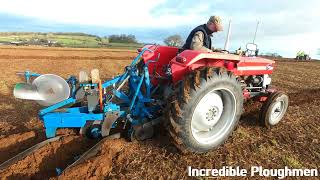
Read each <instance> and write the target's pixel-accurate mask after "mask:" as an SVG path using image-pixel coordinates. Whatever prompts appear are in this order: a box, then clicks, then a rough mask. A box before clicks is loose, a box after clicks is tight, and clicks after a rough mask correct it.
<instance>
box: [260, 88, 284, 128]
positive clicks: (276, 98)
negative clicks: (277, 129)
mask: <svg viewBox="0 0 320 180" xmlns="http://www.w3.org/2000/svg"><path fill="white" fill-rule="evenodd" d="M288 105H289V97H288V95H286V94H285V93H284V92H281V91H278V92H274V93H271V94H270V95H269V97H268V99H267V101H266V102H264V104H263V106H262V108H261V111H260V120H261V123H262V124H263V125H264V126H266V127H267V128H271V127H272V126H275V125H276V124H278V123H279V122H280V120H281V119H282V118H283V117H284V115H285V114H286V112H287V109H288Z"/></svg>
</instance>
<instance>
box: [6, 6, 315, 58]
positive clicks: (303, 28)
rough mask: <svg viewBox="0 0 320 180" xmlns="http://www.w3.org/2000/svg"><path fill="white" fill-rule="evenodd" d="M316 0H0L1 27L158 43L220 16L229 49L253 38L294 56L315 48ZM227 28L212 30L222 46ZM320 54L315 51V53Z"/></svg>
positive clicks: (216, 42)
mask: <svg viewBox="0 0 320 180" xmlns="http://www.w3.org/2000/svg"><path fill="white" fill-rule="evenodd" d="M319 8H320V1H319V0H304V1H302V0H281V1H280V0H268V1H262V0H243V1H240V0H225V1H224V0H211V1H210V0H206V1H203V0H188V1H187V0H183V1H182V0H114V1H111V0H54V1H53V0H52V1H49V0H0V31H41V32H57V31H67V32H86V33H92V34H97V35H100V36H103V35H110V34H121V33H132V34H134V35H136V37H137V38H138V40H139V41H141V42H148V43H161V42H162V40H163V38H165V37H167V36H169V35H172V34H181V35H182V37H183V38H185V37H186V36H187V35H188V33H189V32H190V30H191V29H192V28H193V27H195V26H197V25H199V24H203V23H205V22H206V21H207V20H208V18H209V17H210V16H211V15H219V16H221V18H222V20H223V23H224V24H225V29H227V24H228V21H229V20H230V19H231V20H232V32H231V39H230V40H231V41H230V43H231V47H230V48H231V49H235V48H238V47H240V46H242V47H243V48H244V46H245V44H246V43H247V42H250V41H252V39H253V34H254V31H255V26H256V23H257V21H260V24H259V29H258V33H257V38H256V43H257V44H258V46H259V48H260V50H261V51H262V52H278V53H279V54H281V55H284V56H290V57H293V56H295V54H296V52H297V51H298V50H300V49H301V50H305V51H306V52H308V53H311V56H312V57H315V54H316V52H317V49H318V48H320V43H319V42H320V23H319V22H320V21H319V18H320V10H319ZM226 33H227V32H226V31H224V32H220V33H217V34H215V35H214V37H213V45H214V46H215V47H223V45H224V39H225V36H226ZM317 58H319V56H318V57H317Z"/></svg>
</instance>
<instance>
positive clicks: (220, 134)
mask: <svg viewBox="0 0 320 180" xmlns="http://www.w3.org/2000/svg"><path fill="white" fill-rule="evenodd" d="M256 49H257V48H256V45H255V44H248V45H247V52H246V53H245V54H246V55H245V56H239V55H233V54H229V53H228V52H226V51H225V52H212V53H207V52H199V51H193V50H184V51H182V52H181V50H180V49H178V48H176V47H168V46H158V45H146V46H145V47H144V48H142V49H140V53H139V55H138V56H137V57H136V58H135V59H134V60H133V62H132V63H131V65H129V66H127V67H126V68H125V72H124V73H123V74H121V75H119V76H116V77H114V78H113V79H111V80H107V81H104V82H103V81H101V80H100V78H99V72H98V70H94V71H91V80H90V78H89V77H88V75H87V73H85V72H80V74H79V78H78V79H77V78H76V77H75V76H70V77H69V78H68V79H67V80H64V79H63V78H61V77H59V76H57V75H53V74H44V75H41V74H37V73H30V72H28V71H27V72H25V73H23V75H24V76H25V77H26V82H25V83H19V84H17V85H16V86H15V89H14V96H15V97H16V98H20V99H29V100H35V101H37V102H38V103H39V104H41V105H43V106H47V107H46V108H44V109H42V110H40V112H39V119H41V120H42V121H43V124H44V127H45V133H46V136H47V138H53V137H55V136H56V130H57V129H58V128H78V129H80V133H83V134H88V135H89V136H91V137H107V136H110V135H111V134H112V131H110V130H111V129H112V128H114V129H122V130H123V129H125V130H127V131H126V133H127V135H129V137H132V138H136V139H138V140H144V139H146V138H149V137H151V136H152V134H153V132H154V131H153V125H155V124H157V123H159V122H163V123H164V124H165V125H166V127H168V131H169V132H170V134H171V136H172V137H173V139H174V141H175V144H177V146H178V147H179V148H180V149H182V150H188V151H192V152H206V151H209V150H210V149H213V148H216V147H218V146H219V145H220V144H222V143H223V142H224V141H226V139H227V138H228V136H229V135H230V134H231V133H232V131H233V130H234V128H235V127H236V125H237V124H238V121H239V119H240V116H241V113H242V111H243V103H244V102H245V101H246V100H249V99H253V100H256V101H260V102H263V107H262V110H261V113H260V120H261V122H262V123H263V124H264V125H265V126H267V127H272V126H274V125H276V124H278V123H279V121H280V120H281V119H282V118H283V116H284V115H285V113H286V111H287V108H288V96H287V95H286V94H285V93H283V92H279V91H276V90H275V89H272V88H271V87H270V83H271V78H270V74H272V72H273V69H274V64H275V62H274V61H272V60H268V59H263V58H260V57H256V56H255V53H254V52H255V51H256ZM31 76H35V77H37V78H35V79H33V78H30V77H31ZM31 79H33V81H32V82H31ZM118 127H120V128H118ZM48 142H51V141H46V142H44V143H42V145H43V144H45V143H48ZM22 154H26V153H22ZM0 167H1V166H0Z"/></svg>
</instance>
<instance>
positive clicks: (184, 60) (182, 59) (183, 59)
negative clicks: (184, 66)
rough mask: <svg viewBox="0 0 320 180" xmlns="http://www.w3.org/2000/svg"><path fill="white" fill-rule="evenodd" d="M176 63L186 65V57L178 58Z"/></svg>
mask: <svg viewBox="0 0 320 180" xmlns="http://www.w3.org/2000/svg"><path fill="white" fill-rule="evenodd" d="M176 61H177V62H179V63H185V62H186V61H187V59H186V58H185V57H181V56H177V57H176Z"/></svg>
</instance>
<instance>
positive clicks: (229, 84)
mask: <svg viewBox="0 0 320 180" xmlns="http://www.w3.org/2000/svg"><path fill="white" fill-rule="evenodd" d="M168 108H169V109H168V111H167V118H168V120H169V121H170V123H169V133H170V134H171V136H172V137H173V139H174V143H175V144H176V146H177V147H178V148H179V149H180V150H182V152H187V151H189V152H196V153H203V152H207V151H209V150H211V149H214V148H216V147H218V146H220V145H221V144H223V143H224V142H225V141H226V140H227V138H228V137H229V136H230V135H231V134H232V132H233V130H234V128H235V127H236V126H237V124H238V121H239V119H240V116H241V113H242V108H243V95H242V90H241V85H240V83H239V81H238V80H237V78H236V77H235V76H234V75H233V74H232V73H231V72H228V71H226V70H225V69H220V68H209V67H207V68H203V69H200V70H195V71H194V72H192V73H191V74H190V75H188V76H186V77H185V78H184V80H183V81H181V82H180V83H179V84H177V85H176V87H175V92H174V95H173V96H172V99H171V100H170V104H169V106H168Z"/></svg>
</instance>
